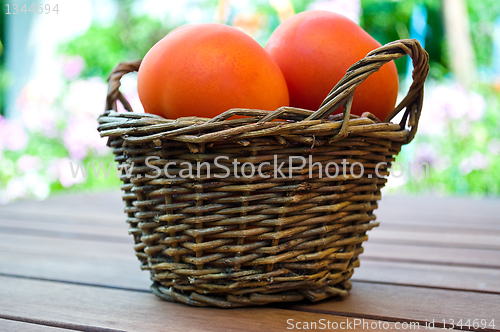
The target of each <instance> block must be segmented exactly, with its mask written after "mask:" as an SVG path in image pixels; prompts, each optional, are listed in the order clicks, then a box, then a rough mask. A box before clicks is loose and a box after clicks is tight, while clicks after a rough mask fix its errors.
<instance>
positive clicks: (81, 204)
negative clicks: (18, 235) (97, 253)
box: [0, 192, 125, 221]
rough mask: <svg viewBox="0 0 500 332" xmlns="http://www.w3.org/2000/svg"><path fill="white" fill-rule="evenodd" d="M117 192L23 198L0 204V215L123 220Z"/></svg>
mask: <svg viewBox="0 0 500 332" xmlns="http://www.w3.org/2000/svg"><path fill="white" fill-rule="evenodd" d="M119 194H120V193H119V192H113V193H101V194H73V195H61V196H55V197H50V198H48V199H46V200H43V201H35V200H24V201H18V202H13V203H10V204H6V205H0V215H2V216H6V215H10V216H13V215H14V216H16V215H29V216H35V217H36V216H39V217H46V216H49V217H51V216H55V217H62V218H64V217H67V218H73V217H75V216H76V217H77V218H78V219H88V220H89V221H92V219H94V218H98V219H109V218H111V219H116V218H117V217H119V218H123V219H121V220H125V214H124V213H123V206H124V203H123V202H122V200H121V198H120V196H119Z"/></svg>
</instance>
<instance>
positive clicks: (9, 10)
mask: <svg viewBox="0 0 500 332" xmlns="http://www.w3.org/2000/svg"><path fill="white" fill-rule="evenodd" d="M5 7H6V12H5V14H7V15H10V14H14V15H16V14H30V13H31V14H35V13H36V14H50V13H56V14H59V4H57V3H56V4H55V5H54V6H51V5H50V4H48V3H47V4H45V5H43V4H41V3H40V4H38V5H37V6H36V7H35V5H34V4H32V5H31V7H28V6H26V4H24V5H23V6H22V7H21V5H19V4H17V3H13V4H6V5H5Z"/></svg>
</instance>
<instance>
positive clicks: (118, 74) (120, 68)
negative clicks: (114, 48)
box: [104, 60, 142, 115]
mask: <svg viewBox="0 0 500 332" xmlns="http://www.w3.org/2000/svg"><path fill="white" fill-rule="evenodd" d="M141 62H142V60H137V61H132V62H121V63H119V64H118V65H116V67H115V68H113V70H112V71H111V73H110V74H109V76H108V96H107V97H106V109H105V110H104V115H107V114H109V111H110V110H113V111H117V104H116V101H117V100H119V101H120V102H121V103H122V105H123V107H124V108H125V109H126V110H127V111H129V112H133V110H132V106H130V104H129V102H128V101H127V99H125V97H124V96H123V94H122V93H121V92H120V85H121V82H120V80H121V78H122V77H123V75H125V74H128V73H131V72H134V71H138V70H139V66H140V65H141Z"/></svg>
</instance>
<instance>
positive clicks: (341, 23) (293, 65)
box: [266, 10, 398, 120]
mask: <svg viewBox="0 0 500 332" xmlns="http://www.w3.org/2000/svg"><path fill="white" fill-rule="evenodd" d="M380 46H381V45H380V43H378V42H377V41H376V40H375V39H373V38H372V37H371V36H370V35H369V34H368V33H367V32H366V31H364V30H363V29H362V28H361V27H360V26H358V25H357V24H356V23H354V22H352V21H351V20H349V19H348V18H346V17H344V16H342V15H339V14H335V13H332V12H327V11H319V10H311V11H305V12H302V13H299V14H297V15H295V16H293V17H291V18H290V19H288V20H286V21H285V22H283V23H282V24H281V25H280V26H279V27H278V28H277V29H276V30H275V31H274V32H273V34H272V35H271V37H270V39H269V42H268V44H267V46H266V50H267V52H268V53H269V54H270V55H271V57H272V58H273V59H274V61H276V63H277V64H278V65H279V67H280V68H281V71H282V72H283V75H284V76H285V79H286V81H287V84H288V91H289V94H290V106H294V107H299V108H306V109H310V110H316V109H318V108H319V106H320V104H321V103H322V102H323V100H324V99H325V98H326V96H327V95H328V93H329V92H330V91H331V89H332V88H333V87H334V86H335V84H336V83H337V82H338V81H339V80H340V79H341V78H342V77H343V76H344V75H345V73H346V71H347V69H348V68H349V67H350V66H351V65H353V64H354V63H356V62H357V61H359V60H361V59H362V58H364V57H365V56H366V54H368V53H369V52H370V51H372V50H373V49H375V48H377V47H380ZM397 95H398V73H397V70H396V65H395V64H394V61H391V62H389V63H387V64H385V65H384V66H382V68H380V70H379V71H378V72H377V73H375V74H372V75H371V76H370V77H369V78H368V79H367V80H366V81H365V82H363V83H362V84H361V85H360V86H359V87H358V88H357V89H356V92H355V94H354V101H353V107H352V110H351V112H352V113H353V114H357V115H361V114H362V113H363V112H367V111H368V112H371V113H373V114H374V115H375V116H377V117H378V118H379V119H381V120H384V119H385V117H386V116H387V115H388V114H389V113H390V112H391V111H392V110H393V109H394V106H395V103H396V98H397ZM338 112H340V110H339V111H337V113H338Z"/></svg>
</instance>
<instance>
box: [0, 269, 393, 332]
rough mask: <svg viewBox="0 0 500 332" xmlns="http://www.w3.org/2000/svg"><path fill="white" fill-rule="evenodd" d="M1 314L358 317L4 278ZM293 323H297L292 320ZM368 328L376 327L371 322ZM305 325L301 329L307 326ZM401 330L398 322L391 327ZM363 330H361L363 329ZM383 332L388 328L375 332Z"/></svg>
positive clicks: (269, 325) (166, 321)
mask: <svg viewBox="0 0 500 332" xmlns="http://www.w3.org/2000/svg"><path fill="white" fill-rule="evenodd" d="M0 289H1V292H2V294H4V296H2V297H0V307H1V308H3V309H2V312H1V313H0V317H1V315H8V316H10V317H12V316H14V317H30V318H32V319H40V320H45V321H54V322H58V323H59V324H61V326H64V324H68V325H69V324H75V325H88V326H92V327H101V328H112V329H118V330H126V331H141V332H142V331H181V332H186V331H216V332H220V331H283V330H285V329H287V328H290V325H289V324H288V322H293V323H295V324H297V323H298V322H302V323H304V322H316V323H317V326H318V324H319V322H320V320H322V319H324V322H325V323H326V322H327V321H330V322H331V323H332V322H336V323H337V324H341V323H344V324H346V322H348V321H351V324H352V321H353V318H348V317H340V316H337V315H331V314H322V313H310V312H301V311H291V310H284V309H280V308H270V307H266V308H259V307H253V308H235V309H231V310H222V309H217V308H200V307H198V308H195V307H190V306H186V305H183V304H178V303H170V302H166V301H162V300H160V299H158V298H156V297H155V296H154V295H152V294H146V293H142V292H133V291H125V290H119V289H106V288H97V287H90V286H82V285H69V284H62V283H57V282H49V281H39V280H26V279H21V278H10V277H3V276H0ZM290 320H293V321H290ZM366 322H367V323H370V324H371V323H375V324H377V322H374V321H372V320H369V319H367V320H366ZM303 326H304V325H299V327H303ZM386 326H387V328H388V329H391V328H392V329H395V327H396V324H395V323H389V322H388V323H386ZM358 330H359V329H358ZM374 330H375V331H381V330H382V329H374Z"/></svg>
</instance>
